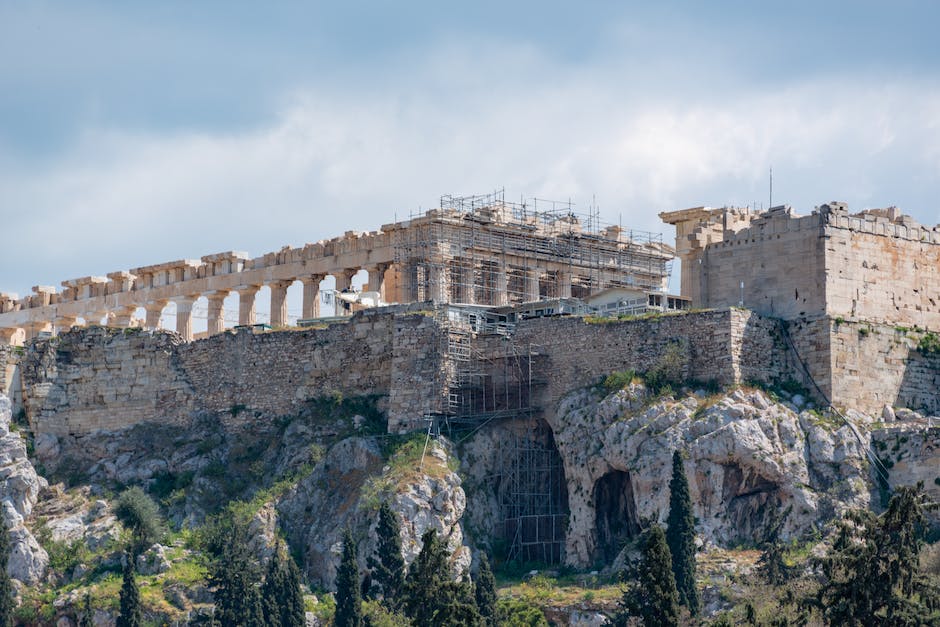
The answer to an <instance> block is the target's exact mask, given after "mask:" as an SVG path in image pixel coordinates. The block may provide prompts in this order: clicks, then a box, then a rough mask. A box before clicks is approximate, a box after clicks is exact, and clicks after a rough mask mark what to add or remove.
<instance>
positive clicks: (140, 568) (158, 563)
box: [136, 544, 170, 575]
mask: <svg viewBox="0 0 940 627" xmlns="http://www.w3.org/2000/svg"><path fill="white" fill-rule="evenodd" d="M136 567H137V572H139V573H140V574H141V575H159V574H160V573H165V572H166V571H168V570H170V560H168V559H167V557H166V547H164V546H163V545H162V544H154V545H153V546H151V547H150V548H149V549H147V550H146V551H144V552H143V553H141V554H140V555H138V556H137V562H136Z"/></svg>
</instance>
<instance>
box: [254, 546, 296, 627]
mask: <svg viewBox="0 0 940 627" xmlns="http://www.w3.org/2000/svg"><path fill="white" fill-rule="evenodd" d="M284 553H285V552H284V551H283V550H282V547H281V545H280V543H278V545H277V546H276V547H275V550H274V554H273V555H271V559H270V560H269V561H268V570H267V574H266V575H265V578H264V584H263V585H262V586H261V610H262V613H263V614H264V621H265V625H266V627H303V625H304V624H305V614H304V597H303V591H302V590H301V588H300V570H299V569H298V568H297V565H296V564H295V563H294V560H292V559H291V557H290V555H285V554H284Z"/></svg>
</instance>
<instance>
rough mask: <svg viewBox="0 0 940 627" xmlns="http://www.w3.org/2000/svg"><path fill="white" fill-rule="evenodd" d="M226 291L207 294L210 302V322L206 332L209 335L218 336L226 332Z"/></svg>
mask: <svg viewBox="0 0 940 627" xmlns="http://www.w3.org/2000/svg"><path fill="white" fill-rule="evenodd" d="M226 296H228V292H226V291H214V292H207V293H206V294H205V297H206V300H207V301H209V322H208V324H207V326H206V332H207V333H208V334H209V335H218V334H219V333H221V332H222V331H224V330H225V312H224V306H225V297H226Z"/></svg>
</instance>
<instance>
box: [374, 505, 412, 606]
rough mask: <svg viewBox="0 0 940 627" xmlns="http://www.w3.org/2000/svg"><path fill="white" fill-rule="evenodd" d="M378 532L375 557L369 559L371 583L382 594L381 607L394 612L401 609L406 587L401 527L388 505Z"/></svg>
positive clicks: (381, 512)
mask: <svg viewBox="0 0 940 627" xmlns="http://www.w3.org/2000/svg"><path fill="white" fill-rule="evenodd" d="M375 532H376V536H377V538H378V545H377V546H376V554H375V556H373V557H370V558H369V568H370V569H372V581H373V583H374V584H375V586H376V587H378V589H379V592H380V593H381V597H382V604H383V605H385V607H387V608H389V609H392V610H394V609H396V608H397V607H399V605H400V603H399V596H400V595H401V591H402V586H403V585H404V583H405V560H404V558H403V557H402V554H401V525H400V524H399V522H398V516H396V515H395V512H394V511H392V508H391V507H390V506H389V504H388V503H387V502H383V503H382V506H381V507H380V508H379V522H378V525H377V526H376V529H375Z"/></svg>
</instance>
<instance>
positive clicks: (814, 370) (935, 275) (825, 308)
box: [660, 202, 940, 414]
mask: <svg viewBox="0 0 940 627" xmlns="http://www.w3.org/2000/svg"><path fill="white" fill-rule="evenodd" d="M660 217H661V218H662V219H663V221H665V222H666V223H668V224H673V225H675V227H676V253H677V255H678V257H679V258H680V260H681V263H682V290H681V291H682V294H683V295H684V296H687V297H690V298H691V300H692V302H693V303H694V305H695V306H696V307H723V306H738V307H746V308H748V309H750V310H753V311H756V312H758V313H760V314H763V315H765V316H772V317H775V318H781V319H783V320H784V321H785V322H786V325H785V328H786V329H788V334H789V337H790V338H791V340H792V341H793V343H794V347H795V348H796V350H797V351H798V353H799V354H800V357H801V358H802V359H803V360H804V361H805V362H806V365H807V367H808V369H809V371H810V372H811V374H812V377H813V379H814V380H815V382H816V383H817V384H818V385H819V387H820V388H821V389H822V391H823V393H824V394H825V396H826V397H827V398H829V399H830V400H831V401H832V402H833V403H835V404H836V405H839V406H843V407H854V408H857V409H860V410H862V411H866V412H869V413H873V414H876V413H878V412H879V411H880V409H881V408H882V407H883V406H885V405H888V406H892V405H896V406H902V407H911V408H914V409H920V410H924V411H927V412H930V413H937V412H938V411H940V396H938V393H937V390H938V389H940V363H938V361H940V358H938V357H937V356H936V355H935V352H934V351H931V350H918V349H919V348H920V349H923V348H924V340H925V337H926V339H928V340H929V339H931V338H932V337H935V334H936V332H938V331H940V227H938V226H934V227H928V226H923V225H920V224H918V223H917V222H915V221H914V220H913V218H911V217H910V216H906V215H902V214H901V212H900V211H899V210H898V209H897V208H895V207H891V208H888V209H870V210H866V211H862V212H860V213H855V214H850V213H849V211H848V210H847V208H846V206H845V204H843V203H835V202H833V203H828V204H824V205H822V206H820V207H818V208H817V209H816V210H814V211H813V212H812V213H811V214H810V215H805V216H799V215H797V214H795V213H794V212H793V210H792V209H791V208H790V207H788V206H780V207H774V208H772V209H770V210H768V211H765V212H752V211H749V210H747V209H739V208H727V207H726V208H721V209H710V208H705V207H698V208H694V209H684V210H681V211H673V212H668V213H662V214H660ZM928 348H929V346H928Z"/></svg>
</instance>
